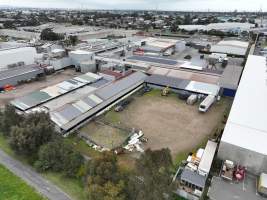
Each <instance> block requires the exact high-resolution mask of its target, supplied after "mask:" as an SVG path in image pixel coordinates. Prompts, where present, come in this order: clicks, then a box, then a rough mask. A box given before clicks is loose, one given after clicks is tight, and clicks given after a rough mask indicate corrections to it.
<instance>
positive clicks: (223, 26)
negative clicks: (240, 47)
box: [179, 22, 255, 33]
mask: <svg viewBox="0 0 267 200" xmlns="http://www.w3.org/2000/svg"><path fill="white" fill-rule="evenodd" d="M254 27H255V25H254V24H250V23H237V22H225V23H211V24H208V25H180V26H179V29H183V30H186V31H201V30H202V31H210V30H219V31H223V32H234V33H240V32H242V31H249V30H250V29H252V28H254Z"/></svg>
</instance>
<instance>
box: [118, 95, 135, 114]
mask: <svg viewBox="0 0 267 200" xmlns="http://www.w3.org/2000/svg"><path fill="white" fill-rule="evenodd" d="M131 101H132V99H131V98H129V99H124V100H122V101H121V102H119V103H118V104H117V106H115V108H114V110H115V111H116V112H121V111H123V110H124V108H125V107H126V106H127V105H128V104H130V103H131Z"/></svg>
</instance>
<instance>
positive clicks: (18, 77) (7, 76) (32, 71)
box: [0, 65, 44, 88]
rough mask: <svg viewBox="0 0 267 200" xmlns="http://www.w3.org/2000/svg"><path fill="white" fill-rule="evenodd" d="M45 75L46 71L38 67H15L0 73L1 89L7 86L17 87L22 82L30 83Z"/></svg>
mask: <svg viewBox="0 0 267 200" xmlns="http://www.w3.org/2000/svg"><path fill="white" fill-rule="evenodd" d="M43 74H44V70H43V69H42V68H41V67H39V66H36V65H26V66H23V67H14V68H11V69H8V70H5V71H2V72H1V73H0V88H3V87H4V86H6V85H12V86H16V85H18V84H19V83H20V82H22V81H28V80H31V79H34V78H36V77H39V76H42V75H43Z"/></svg>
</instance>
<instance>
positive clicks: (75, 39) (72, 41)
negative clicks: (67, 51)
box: [69, 35, 78, 46]
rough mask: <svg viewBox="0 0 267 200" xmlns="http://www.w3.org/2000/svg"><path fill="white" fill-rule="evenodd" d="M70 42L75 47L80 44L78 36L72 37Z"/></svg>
mask: <svg viewBox="0 0 267 200" xmlns="http://www.w3.org/2000/svg"><path fill="white" fill-rule="evenodd" d="M69 41H70V44H71V45H72V46H75V45H76V44H77V42H78V37H77V36H76V35H70V36H69Z"/></svg>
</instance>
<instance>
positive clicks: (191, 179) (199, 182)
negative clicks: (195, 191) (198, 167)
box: [181, 169, 207, 188]
mask: <svg viewBox="0 0 267 200" xmlns="http://www.w3.org/2000/svg"><path fill="white" fill-rule="evenodd" d="M206 179H207V177H206V176H201V175H199V174H198V173H196V172H193V171H191V170H189V169H184V170H183V172H182V174H181V180H183V181H186V182H188V183H191V184H194V185H196V186H198V187H200V188H204V187H205V184H206Z"/></svg>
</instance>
